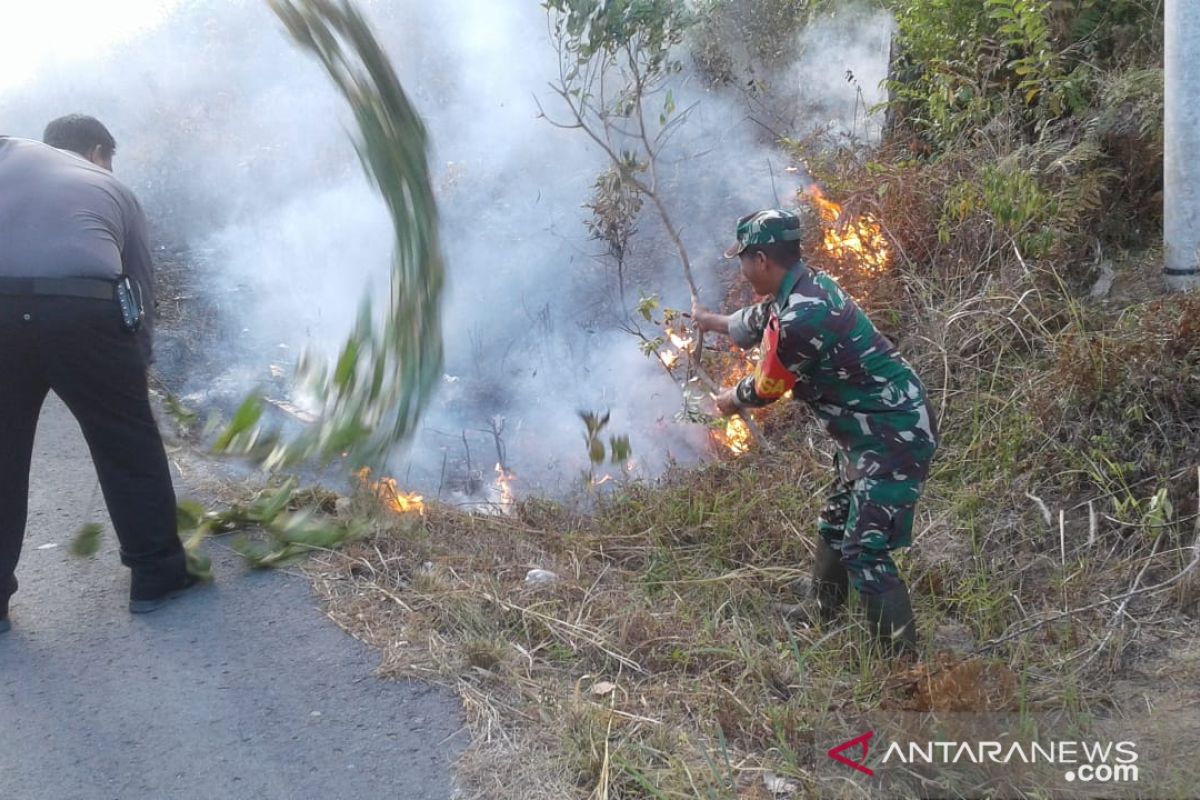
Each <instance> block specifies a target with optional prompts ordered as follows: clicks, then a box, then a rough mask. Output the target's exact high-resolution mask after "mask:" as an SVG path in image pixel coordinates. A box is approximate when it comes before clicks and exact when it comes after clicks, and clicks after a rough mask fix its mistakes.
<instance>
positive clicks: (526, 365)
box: [0, 0, 888, 492]
mask: <svg viewBox="0 0 1200 800" xmlns="http://www.w3.org/2000/svg"><path fill="white" fill-rule="evenodd" d="M365 7H366V10H367V13H368V16H369V17H370V18H371V19H372V21H373V22H374V23H375V24H376V26H377V28H378V30H379V32H380V36H381V38H382V40H383V41H384V43H385V45H386V46H387V49H388V51H389V52H390V53H391V54H392V56H393V59H394V62H395V65H396V68H397V71H398V73H399V74H400V76H401V80H402V82H403V83H404V85H405V87H406V89H407V90H408V91H409V92H410V93H411V94H412V95H413V97H414V100H415V101H416V103H417V105H418V106H419V108H420V109H421V110H422V112H423V114H424V115H425V117H426V119H427V122H428V125H429V128H430V133H431V138H432V141H433V143H434V148H435V152H434V154H433V162H434V166H435V171H436V173H437V182H438V186H439V192H440V199H441V211H442V218H443V226H442V228H443V229H442V234H443V241H444V246H445V249H446V255H447V259H448V262H449V270H450V285H449V287H448V292H447V298H446V306H445V334H446V341H447V364H446V372H447V380H446V381H445V384H444V387H443V390H442V392H441V393H440V395H439V397H438V398H437V400H436V402H435V404H434V407H433V408H431V409H430V411H429V414H428V416H427V417H426V420H425V425H424V430H423V431H422V433H421V434H420V435H419V436H418V437H417V439H416V441H415V442H414V443H413V445H412V447H411V448H410V449H409V452H408V453H407V454H404V455H402V456H399V457H398V464H397V472H398V473H399V474H400V475H401V477H405V478H407V480H408V481H409V482H410V483H411V484H414V485H417V486H419V487H420V488H422V489H424V490H425V491H427V492H431V491H433V490H434V489H436V488H437V487H438V484H439V483H441V482H443V473H442V465H443V457H444V456H445V458H446V460H447V461H448V462H450V463H452V464H460V462H462V461H463V460H464V456H465V450H466V447H464V445H463V443H462V436H463V432H464V431H467V440H468V446H469V447H470V449H471V450H472V458H473V466H474V467H475V468H476V469H477V470H479V471H487V470H490V467H491V465H492V464H493V463H494V462H495V460H496V456H495V451H494V447H493V443H492V438H491V436H490V434H483V433H481V432H480V430H481V429H486V428H488V427H489V424H490V420H491V418H492V417H494V416H498V417H503V418H504V419H505V433H504V437H503V440H504V443H505V444H506V445H507V461H508V465H509V466H510V468H511V469H512V470H513V471H515V472H516V473H517V474H518V475H519V476H520V478H521V479H522V484H521V485H523V486H524V487H525V488H526V489H530V488H534V487H537V488H540V489H542V490H547V491H562V490H565V489H568V488H569V487H570V484H571V483H572V481H573V480H574V479H575V476H578V475H579V474H580V472H581V470H582V469H583V468H585V466H586V454H585V450H584V447H583V444H582V442H583V437H582V434H583V426H582V424H581V423H580V421H579V420H578V418H577V417H576V411H577V409H606V408H607V409H610V410H611V411H612V432H614V433H628V434H629V435H630V438H631V440H632V445H633V449H634V454H635V457H636V459H637V463H638V465H639V469H640V470H641V472H642V474H645V475H653V474H656V473H657V472H659V471H661V469H662V468H663V467H664V466H665V465H666V464H667V463H668V461H669V460H670V459H678V460H680V461H682V462H684V463H689V462H693V461H695V460H697V459H699V458H702V457H703V455H704V452H705V443H706V436H705V432H704V431H703V430H702V429H699V428H698V427H696V426H681V425H679V424H677V423H675V422H674V420H673V417H674V414H675V412H676V411H677V410H678V408H679V395H678V391H677V389H676V388H675V387H674V386H673V384H672V383H671V382H670V381H669V380H668V379H667V378H666V376H664V375H663V373H662V372H661V370H659V369H658V368H657V366H656V365H655V364H654V363H653V362H652V361H650V360H649V359H647V358H645V357H644V356H643V355H642V354H641V353H640V352H639V351H638V348H637V342H636V340H634V339H633V338H632V337H630V336H629V335H628V334H625V333H622V332H620V331H619V330H618V329H617V324H616V323H617V322H618V321H619V319H620V318H621V316H622V315H623V314H625V313H628V311H629V309H622V308H620V305H619V303H618V302H617V301H616V298H615V292H614V287H613V282H612V277H611V267H609V266H607V265H606V264H605V263H604V262H603V260H602V259H601V258H599V256H600V253H601V252H602V249H603V248H602V247H601V246H600V245H598V244H597V243H595V242H592V241H589V240H588V238H587V232H586V230H585V228H584V226H583V224H582V221H583V219H584V218H585V216H586V214H587V213H588V212H587V211H586V209H583V208H582V204H583V203H584V202H586V200H587V198H588V195H589V192H590V188H591V184H592V182H593V181H594V179H595V177H596V175H597V174H598V173H599V172H600V171H601V170H602V169H604V168H605V167H606V166H607V164H606V163H605V162H604V159H603V156H602V154H600V153H599V152H598V151H597V150H596V149H594V148H592V147H589V142H588V141H587V139H586V137H584V136H583V135H581V134H579V133H578V132H572V131H564V130H559V129H556V128H554V127H553V126H551V125H549V124H548V123H547V122H546V121H545V120H543V119H539V118H538V111H537V105H536V103H535V96H536V97H537V98H538V99H540V100H541V101H542V102H543V104H544V105H545V107H546V110H547V111H548V112H549V113H551V114H553V113H554V112H555V110H556V109H557V108H558V107H557V106H556V105H555V103H554V98H553V96H552V95H551V94H550V93H549V92H548V91H547V90H546V84H547V82H548V81H550V80H551V79H552V78H553V76H554V75H555V74H556V70H557V65H556V56H555V53H554V51H553V49H552V48H551V46H550V42H549V40H548V37H547V25H546V18H545V15H544V12H543V11H542V10H541V9H540V8H539V4H538V3H536V2H535V1H534V0H520V1H519V2H518V0H503V2H496V0H447V2H443V3H436V4H431V3H427V2H416V1H415V0H403V1H401V2H376V3H370V4H366V6H365ZM855 18H856V19H857V20H858V21H857V22H855V23H854V24H849V23H846V22H839V21H837V20H834V21H833V22H832V23H830V25H831V27H830V28H828V30H827V31H826V33H825V34H824V35H823V34H822V33H821V32H820V31H810V32H809V33H807V34H806V38H805V39H804V40H802V41H798V42H797V49H796V53H795V57H796V60H795V61H794V63H793V65H792V66H790V67H788V68H787V69H784V70H781V71H780V73H779V74H778V76H776V77H777V81H778V82H779V85H780V86H781V87H784V88H785V89H786V91H785V92H784V96H787V95H792V97H793V98H794V100H793V101H795V100H799V99H800V98H803V100H804V102H805V103H807V104H814V105H815V107H819V108H820V111H819V112H818V114H817V115H816V116H818V117H819V118H820V121H821V122H825V121H828V120H829V119H831V118H838V119H839V120H840V122H839V124H842V125H848V124H849V120H848V119H846V117H847V116H852V115H853V113H854V112H853V109H852V108H850V107H849V106H847V104H846V103H845V102H844V98H845V93H846V91H847V84H846V82H845V80H844V78H843V77H842V76H843V75H844V73H845V70H846V69H847V68H850V69H853V70H854V71H855V74H856V76H857V77H858V78H859V82H860V84H861V85H862V86H863V87H871V88H873V87H874V83H873V82H877V81H878V79H879V78H881V77H882V70H883V69H884V67H885V66H886V34H887V30H888V21H887V19H886V17H864V16H862V15H856V17H855ZM864 30H869V31H870V32H871V33H872V35H873V36H874V37H875V38H874V40H871V37H870V36H866V37H864V35H863V31H864ZM834 36H836V37H837V38H838V39H840V40H844V41H846V42H850V41H855V42H865V44H861V45H858V46H856V47H849V46H846V47H842V48H840V49H839V48H836V47H834V46H833V42H834ZM810 40H811V41H810ZM880 41H882V42H883V47H882V52H879V51H880V47H879V42H880ZM814 42H819V43H820V44H821V45H823V47H822V48H820V49H821V51H822V52H821V53H820V54H817V52H816V51H817V49H818V48H817V47H815V46H814ZM839 53H841V54H842V55H845V56H849V57H850V58H851V60H852V61H853V63H849V62H848V61H847V60H846V59H843V58H840V57H839V56H838V54H839ZM801 88H803V91H801ZM792 89H794V90H795V92H794V93H793V92H792V91H791V90H792ZM850 91H851V92H853V89H850ZM676 95H677V97H678V104H679V106H680V107H684V106H686V105H688V104H690V103H691V102H692V101H694V100H695V101H699V105H698V106H697V107H696V110H695V111H694V112H693V116H692V117H691V118H690V119H689V120H688V123H687V125H686V126H684V128H683V129H682V130H681V133H680V135H679V137H678V139H677V140H676V142H675V144H674V146H673V150H672V151H671V152H670V153H668V154H666V156H665V158H664V170H665V172H666V175H667V176H668V178H669V180H670V182H671V187H670V191H669V193H668V194H669V200H670V204H671V206H672V208H673V211H674V213H675V215H676V218H677V219H678V221H679V222H680V223H681V224H682V227H683V229H684V230H683V233H684V238H685V240H686V242H687V245H688V247H689V249H690V251H691V253H692V255H693V259H694V261H695V262H696V265H695V266H696V268H697V270H698V276H699V277H700V278H701V281H702V283H703V284H704V289H705V292H704V293H705V299H706V300H708V301H709V302H710V303H713V304H716V303H717V302H719V297H720V292H719V286H720V283H721V275H720V271H721V270H725V271H726V272H725V273H724V274H725V275H728V270H729V266H728V265H724V264H721V263H720V258H719V255H717V254H719V252H720V251H721V250H722V249H723V248H724V246H725V245H726V244H727V242H726V241H725V240H726V239H727V238H728V235H729V233H728V232H729V231H730V229H731V227H732V220H733V219H735V218H736V217H737V216H739V215H740V214H742V213H745V212H746V211H749V210H753V209H755V208H759V207H765V206H770V205H773V204H775V202H776V200H775V198H776V197H777V196H780V197H782V198H783V199H784V200H785V201H786V199H787V197H788V195H789V193H790V192H791V191H793V190H794V188H795V186H794V182H793V183H789V182H788V181H789V180H790V179H789V178H788V177H787V176H785V175H784V173H783V171H782V167H783V165H784V162H783V161H782V159H781V157H780V156H779V154H778V153H776V152H774V151H773V149H772V148H771V146H770V141H769V139H768V138H766V137H764V133H763V130H762V129H761V127H759V126H757V125H756V124H755V123H754V122H753V121H751V120H750V119H749V113H748V111H747V110H746V108H745V107H744V105H743V104H742V103H741V100H740V98H739V97H738V95H737V94H736V93H735V92H728V93H722V92H717V91H709V90H707V89H706V88H705V86H704V82H703V81H702V80H700V79H698V78H695V77H693V78H690V79H688V80H685V81H684V83H683V85H682V86H681V87H680V88H679V89H677V91H676ZM789 102H792V101H789ZM848 109H849V110H848ZM68 111H83V112H85V113H92V114H95V115H96V116H98V117H100V118H101V119H103V120H104V121H105V122H106V123H107V124H108V125H109V127H110V128H111V129H112V130H113V131H114V133H115V134H116V136H117V138H118V140H119V143H120V146H119V151H118V159H117V172H118V174H119V175H120V176H121V177H123V178H124V179H125V180H126V181H127V182H129V183H130V184H131V185H132V186H133V187H134V189H135V190H136V191H137V192H138V193H139V195H140V197H141V198H142V201H143V204H144V205H145V206H146V208H147V211H148V214H149V215H150V217H151V218H152V221H153V222H154V225H155V229H156V231H157V235H158V237H159V240H160V241H162V242H164V243H168V244H170V245H171V246H172V247H181V248H184V251H185V252H186V253H187V254H188V259H189V263H191V264H192V269H193V270H194V271H195V272H194V278H195V283H196V285H197V287H198V288H199V290H201V291H204V292H207V293H211V294H212V295H214V296H217V297H219V298H220V299H221V302H219V303H218V304H217V307H219V308H220V309H222V317H223V318H222V319H221V320H220V322H221V326H222V330H223V331H224V333H225V336H226V337H228V338H229V340H230V342H231V344H230V347H229V349H228V352H229V353H234V352H237V353H245V354H247V357H246V358H244V359H242V358H239V359H237V361H238V364H237V365H236V367H237V368H236V369H234V366H235V365H233V364H230V363H228V362H229V360H230V359H229V358H227V357H224V356H223V357H222V358H219V359H218V361H221V362H222V363H223V366H224V367H226V368H228V370H227V375H226V377H227V380H226V381H225V383H224V385H225V386H226V390H227V391H232V390H233V389H235V388H236V389H237V390H245V389H246V388H249V386H250V385H252V383H253V382H254V381H256V380H265V379H267V377H268V374H267V368H268V365H269V363H271V362H280V361H283V360H285V359H286V354H288V353H292V354H294V353H298V352H299V351H300V350H301V349H302V348H304V347H306V346H316V347H318V348H320V349H322V350H323V351H324V352H327V353H329V352H332V351H333V350H334V349H335V348H336V347H337V345H338V343H339V342H340V341H341V339H342V338H343V337H344V335H345V333H346V331H347V330H348V328H349V326H350V323H351V321H352V320H353V318H354V316H355V314H356V313H357V309H358V304H359V301H360V299H361V297H362V291H363V288H362V287H364V286H366V285H371V286H374V287H376V289H378V288H381V287H383V286H385V285H386V275H387V269H388V265H389V249H390V242H389V222H388V219H387V217H386V212H385V209H384V208H383V205H382V203H380V202H379V201H378V199H377V197H376V196H375V195H374V193H373V192H372V190H371V189H370V187H369V186H368V185H367V183H366V181H365V179H364V178H363V176H362V172H361V168H360V166H359V164H358V162H357V158H356V156H355V154H354V152H353V147H352V145H351V143H350V140H349V137H348V135H347V131H348V128H349V126H350V124H351V122H350V120H349V118H348V114H347V113H346V111H345V109H344V108H343V105H342V102H341V100H340V99H339V98H338V97H336V96H335V94H334V92H333V90H332V89H331V88H330V87H329V86H328V84H327V81H326V79H325V77H324V76H323V75H322V74H321V72H320V70H319V68H318V67H317V66H316V64H315V63H313V62H312V61H310V60H309V59H308V58H307V57H306V56H304V55H303V54H301V53H300V52H299V51H298V50H297V49H295V48H294V47H293V46H292V44H291V43H290V42H288V41H287V40H286V38H285V37H284V35H283V34H282V32H281V30H280V26H279V25H278V24H277V22H276V20H275V19H274V17H273V15H272V14H271V13H270V11H269V10H268V9H267V8H266V6H265V4H264V3H261V2H257V0H256V1H255V2H241V1H240V0H212V1H211V2H206V1H205V0H195V1H194V2H190V3H186V4H185V5H183V6H181V7H180V8H178V9H177V10H176V11H175V12H174V13H173V15H172V16H171V17H170V18H169V19H168V20H167V21H166V22H165V23H164V24H163V25H161V26H160V27H158V28H156V29H154V30H152V31H149V32H147V33H145V34H143V35H141V36H140V37H139V38H137V39H136V40H133V41H131V42H128V43H126V44H124V45H122V46H121V48H120V49H119V50H118V51H116V52H111V53H108V54H106V55H105V56H104V57H103V58H101V59H97V60H94V61H92V62H89V63H75V64H72V65H69V66H63V67H60V68H58V69H49V70H44V71H43V72H42V74H40V75H39V76H38V78H37V79H36V80H35V81H33V82H31V83H29V84H27V85H26V86H24V87H22V88H20V89H18V90H15V91H11V92H9V93H7V94H0V128H4V129H5V130H6V132H7V133H10V134H14V135H23V136H29V137H32V138H36V137H37V136H38V134H39V133H40V130H41V127H42V126H43V125H44V123H45V121H46V120H48V119H49V118H51V117H53V116H56V115H58V114H61V113H65V112H68ZM858 113H859V114H860V115H861V113H862V112H861V110H860V111H859V112H858ZM814 120H815V118H814ZM642 217H643V218H642V220H641V229H642V234H641V235H640V237H639V239H638V241H637V243H636V246H635V249H634V252H633V254H632V257H631V258H632V259H633V260H634V262H635V263H636V269H634V270H633V274H634V275H635V286H634V287H632V288H631V289H630V290H629V291H628V292H627V295H628V296H629V297H630V298H632V299H636V297H637V294H638V289H639V288H642V289H644V290H646V291H647V292H658V293H660V294H662V295H663V298H664V300H665V301H666V302H667V303H669V304H673V305H675V306H676V307H683V306H685V305H686V304H687V302H688V292H687V288H686V285H685V284H684V282H683V279H682V274H681V272H680V270H679V267H678V264H677V260H676V257H675V254H674V252H673V250H672V249H671V248H670V247H669V245H668V243H667V242H666V241H665V239H664V237H663V236H662V234H661V231H660V230H659V226H658V225H657V224H656V221H655V220H654V219H653V218H652V216H651V215H650V214H649V213H647V212H643V215H642ZM638 284H640V287H639V286H638ZM281 346H286V347H281ZM228 375H233V376H235V379H233V380H228ZM213 379H214V376H213V375H212V374H211V373H208V372H204V373H202V374H201V373H197V374H191V375H178V376H174V382H175V384H176V385H177V386H180V387H182V388H183V390H184V392H185V393H188V392H191V393H193V394H195V393H197V392H205V391H210V390H211V388H212V386H213V385H214V380H213ZM485 481H487V482H489V483H490V481H491V477H490V476H485Z"/></svg>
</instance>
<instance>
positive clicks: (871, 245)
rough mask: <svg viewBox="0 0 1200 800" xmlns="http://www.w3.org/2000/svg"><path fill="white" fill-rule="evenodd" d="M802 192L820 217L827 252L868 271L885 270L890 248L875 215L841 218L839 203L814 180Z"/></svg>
mask: <svg viewBox="0 0 1200 800" xmlns="http://www.w3.org/2000/svg"><path fill="white" fill-rule="evenodd" d="M805 194H807V195H808V199H809V200H810V201H811V202H812V204H813V205H814V206H816V209H817V213H818V214H819V215H820V217H821V222H822V223H823V227H824V228H825V240H824V242H823V246H824V248H825V251H826V252H827V253H829V254H830V255H831V256H833V257H834V258H836V259H837V260H838V261H841V262H843V263H847V264H849V265H851V266H854V267H856V268H857V269H859V270H860V271H862V272H864V273H866V274H868V275H879V274H882V273H884V272H886V271H887V269H888V265H889V264H890V263H891V260H892V251H891V248H890V247H889V246H888V242H887V238H886V237H885V236H884V235H883V228H882V226H881V225H880V224H879V222H878V221H877V220H876V219H875V217H873V216H871V215H870V214H861V215H859V216H857V217H850V218H849V219H845V218H843V211H842V207H841V206H840V205H838V204H837V203H835V202H833V201H832V200H829V199H828V198H826V197H825V194H824V193H823V192H822V191H821V189H820V187H818V186H817V185H816V184H813V185H812V186H810V187H808V189H806V190H805Z"/></svg>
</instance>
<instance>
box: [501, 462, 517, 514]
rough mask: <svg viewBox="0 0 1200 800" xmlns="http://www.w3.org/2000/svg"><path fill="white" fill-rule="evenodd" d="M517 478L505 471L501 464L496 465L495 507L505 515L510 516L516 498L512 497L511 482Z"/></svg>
mask: <svg viewBox="0 0 1200 800" xmlns="http://www.w3.org/2000/svg"><path fill="white" fill-rule="evenodd" d="M516 478H517V476H516V475H515V474H513V473H512V472H510V471H508V470H506V469H505V468H504V465H503V464H496V505H497V506H499V507H500V510H501V511H503V512H504V513H505V514H511V513H512V510H513V506H514V505H515V504H516V498H515V497H514V496H513V490H512V482H513V481H514V480H516Z"/></svg>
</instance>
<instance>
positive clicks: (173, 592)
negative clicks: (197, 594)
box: [129, 573, 200, 614]
mask: <svg viewBox="0 0 1200 800" xmlns="http://www.w3.org/2000/svg"><path fill="white" fill-rule="evenodd" d="M198 583H200V580H199V579H198V578H194V577H192V576H191V575H190V574H187V573H185V574H184V576H183V580H182V582H180V583H178V584H177V585H175V586H173V587H171V588H168V589H165V590H163V589H159V590H157V591H154V592H148V591H145V590H131V591H130V593H129V613H130V614H149V613H150V612H151V611H157V610H158V609H160V608H162V607H163V606H164V605H166V603H167V602H168V601H170V600H173V599H175V598H176V597H178V596H179V595H181V594H183V593H184V592H186V591H187V590H188V589H190V588H192V587H193V586H195V585H196V584H198ZM135 585H136V581H135Z"/></svg>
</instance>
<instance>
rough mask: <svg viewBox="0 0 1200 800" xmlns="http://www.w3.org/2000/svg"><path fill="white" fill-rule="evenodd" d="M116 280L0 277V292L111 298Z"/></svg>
mask: <svg viewBox="0 0 1200 800" xmlns="http://www.w3.org/2000/svg"><path fill="white" fill-rule="evenodd" d="M115 289H116V282H115V281H110V280H105V279H103V278H0V294H8V295H20V296H28V295H41V296H46V297H86V298H89V299H92V300H112V299H113V298H114V297H115V294H114V291H115Z"/></svg>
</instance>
